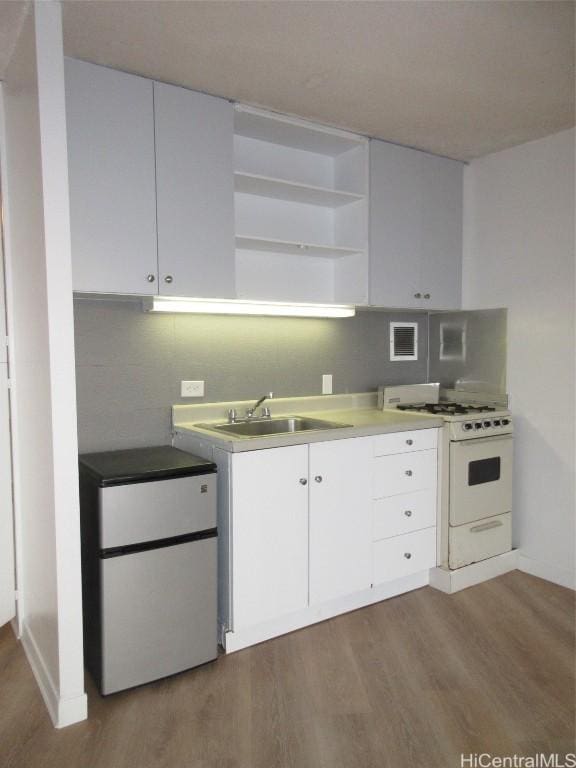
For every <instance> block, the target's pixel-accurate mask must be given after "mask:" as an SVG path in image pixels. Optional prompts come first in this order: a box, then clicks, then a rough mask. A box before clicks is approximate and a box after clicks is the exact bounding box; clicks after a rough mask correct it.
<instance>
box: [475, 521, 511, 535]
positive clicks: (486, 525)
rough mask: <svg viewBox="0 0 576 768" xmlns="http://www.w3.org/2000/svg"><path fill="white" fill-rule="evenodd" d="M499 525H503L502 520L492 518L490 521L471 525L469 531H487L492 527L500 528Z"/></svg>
mask: <svg viewBox="0 0 576 768" xmlns="http://www.w3.org/2000/svg"><path fill="white" fill-rule="evenodd" d="M501 525H504V523H503V522H502V520H493V521H492V522H491V523H482V525H473V526H472V528H470V533H482V531H489V530H491V529H492V528H500V526H501Z"/></svg>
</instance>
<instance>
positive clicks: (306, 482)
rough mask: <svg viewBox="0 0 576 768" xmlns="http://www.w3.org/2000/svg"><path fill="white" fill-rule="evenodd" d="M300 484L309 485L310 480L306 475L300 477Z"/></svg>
mask: <svg viewBox="0 0 576 768" xmlns="http://www.w3.org/2000/svg"><path fill="white" fill-rule="evenodd" d="M300 485H308V480H306V478H305V477H301V478H300Z"/></svg>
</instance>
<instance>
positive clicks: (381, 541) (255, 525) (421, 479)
mask: <svg viewBox="0 0 576 768" xmlns="http://www.w3.org/2000/svg"><path fill="white" fill-rule="evenodd" d="M430 431H431V432H433V433H434V434H433V435H429V436H428V437H427V438H426V439H425V440H420V439H419V440H418V444H419V445H432V444H435V439H436V430H430ZM377 443H378V439H377V437H376V438H374V437H359V438H350V439H346V440H332V441H326V442H321V443H311V444H310V445H296V446H287V447H285V448H271V449H263V450H256V451H246V452H242V453H233V454H231V456H230V459H229V462H227V463H226V467H227V470H226V471H227V472H228V471H229V472H230V481H229V483H227V484H226V486H227V489H228V493H227V494H221V498H220V502H219V503H220V507H221V509H223V510H229V512H225V513H223V514H222V516H221V519H225V520H228V523H226V527H227V526H228V525H229V526H230V538H229V545H227V546H228V549H227V550H226V551H228V553H229V554H228V557H227V562H229V567H230V574H229V576H228V575H226V577H225V583H226V584H227V585H228V586H226V592H227V599H226V601H225V602H226V605H227V606H228V607H226V606H225V607H224V608H225V609H224V611H221V614H223V615H224V619H223V629H224V632H225V634H226V638H225V643H226V649H227V650H237V649H239V648H241V647H246V646H247V645H252V644H253V643H255V642H260V641H261V640H265V639H268V638H270V637H274V636H275V635H278V634H282V633H284V632H289V631H291V630H293V629H297V628H298V627H302V626H305V625H306V624H310V623H313V622H314V621H319V620H321V619H322V618H328V617H329V616H332V615H336V614H338V613H342V612H343V611H347V610H352V609H354V608H358V607H360V606H361V605H368V604H369V603H370V602H375V601H376V600H378V599H382V595H383V594H384V593H386V596H390V595H391V594H399V593H400V592H402V591H406V590H407V589H412V588H414V580H412V582H409V583H408V582H402V579H403V577H406V576H411V575H412V574H418V573H422V572H425V571H426V570H427V569H428V568H431V567H433V566H434V565H435V564H436V484H437V480H436V476H437V463H436V450H435V449H428V450H420V451H411V452H405V451H404V443H402V445H401V444H400V442H398V441H397V444H398V445H399V446H400V449H401V450H402V453H400V454H388V455H385V456H377V455H375V452H376V451H377V450H378V448H377ZM406 468H412V471H413V474H412V475H410V476H408V475H405V474H404V473H405V471H406ZM399 477H400V478H405V477H406V478H408V479H409V480H410V482H409V483H407V484H405V482H404V480H403V479H401V481H399V480H398V478H399ZM223 496H224V498H222V497H223ZM220 524H221V523H219V525H220ZM221 578H222V575H221ZM396 581H397V582H398V583H395V584H394V585H393V586H391V587H390V589H388V588H387V587H385V588H384V591H382V589H381V590H380V592H378V593H376V592H374V593H372V592H371V588H372V587H377V586H378V585H380V584H383V583H384V582H396ZM417 581H419V583H418V584H417V586H421V585H422V584H423V583H427V581H426V580H418V579H417ZM372 594H373V595H374V597H372ZM377 594H378V595H380V596H376V595H377Z"/></svg>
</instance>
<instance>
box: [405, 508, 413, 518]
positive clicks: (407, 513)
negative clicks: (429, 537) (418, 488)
mask: <svg viewBox="0 0 576 768" xmlns="http://www.w3.org/2000/svg"><path fill="white" fill-rule="evenodd" d="M404 514H405V515H406V517H412V510H411V509H407V510H406V511H405V512H404Z"/></svg>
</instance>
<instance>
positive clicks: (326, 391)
mask: <svg viewBox="0 0 576 768" xmlns="http://www.w3.org/2000/svg"><path fill="white" fill-rule="evenodd" d="M322 394H323V395H331V394H332V374H331V373H323V374H322Z"/></svg>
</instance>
